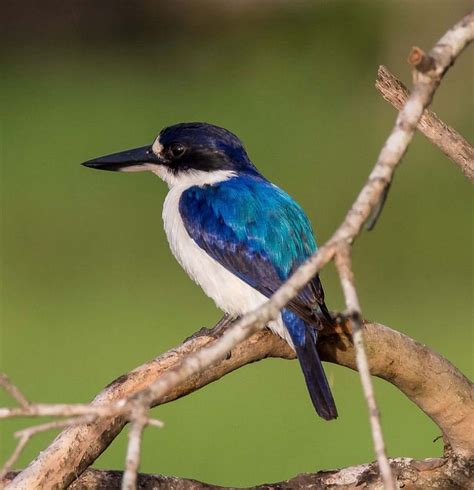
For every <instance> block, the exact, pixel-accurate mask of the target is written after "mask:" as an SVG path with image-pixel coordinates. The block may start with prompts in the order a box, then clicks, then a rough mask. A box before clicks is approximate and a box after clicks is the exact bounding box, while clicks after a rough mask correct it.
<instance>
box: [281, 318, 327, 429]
mask: <svg viewBox="0 0 474 490" xmlns="http://www.w3.org/2000/svg"><path fill="white" fill-rule="evenodd" d="M282 316H283V321H284V323H285V326H286V328H287V330H288V332H289V333H290V337H291V339H292V340H293V344H294V347H295V350H296V355H297V356H298V360H299V362H300V365H301V369H302V371H303V374H304V378H305V381H306V386H307V387H308V391H309V395H310V397H311V401H312V402H313V405H314V408H315V409H316V412H317V413H318V415H319V416H320V417H322V418H323V419H325V420H332V419H335V418H337V409H336V404H335V403H334V399H333V397H332V393H331V389H330V388H329V383H328V380H327V378H326V374H325V373H324V369H323V366H322V364H321V359H320V358H319V354H318V351H317V350H316V340H317V333H316V331H315V330H314V329H313V328H311V327H310V326H309V325H307V324H306V323H305V322H304V321H303V320H302V319H301V318H299V317H298V316H297V315H295V314H294V313H293V312H291V311H288V310H283V315H282Z"/></svg>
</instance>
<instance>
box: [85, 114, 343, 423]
mask: <svg viewBox="0 0 474 490" xmlns="http://www.w3.org/2000/svg"><path fill="white" fill-rule="evenodd" d="M84 165H85V166H87V167H91V168H95V169H101V170H115V171H121V172H139V171H145V170H148V171H151V172H153V173H154V174H156V175H158V176H159V177H161V178H162V179H163V180H164V181H165V182H166V183H167V184H168V186H169V193H168V195H167V197H166V200H165V203H164V207H163V221H164V226H165V231H166V235H167V237H168V241H169V244H170V247H171V250H172V252H173V254H174V256H175V257H176V259H177V260H178V262H179V263H180V264H181V266H182V267H183V268H184V269H185V271H186V272H187V273H188V275H189V276H190V277H191V278H192V279H193V280H194V281H195V282H197V283H198V284H199V285H200V286H201V288H202V289H203V290H204V292H205V293H206V294H207V295H208V296H209V297H211V298H212V299H213V300H214V301H215V303H216V305H217V306H218V307H219V308H221V309H222V310H223V311H224V312H225V313H226V318H228V319H233V318H235V317H237V316H240V315H243V314H245V313H247V312H249V311H252V310H254V309H256V308H258V307H259V306H260V305H262V304H263V303H264V302H265V301H266V300H267V299H268V298H269V297H270V296H271V295H272V294H273V293H274V292H275V291H276V290H277V289H278V288H279V287H280V286H281V285H282V283H283V282H284V281H285V280H286V279H287V278H288V277H289V276H290V275H291V274H292V273H293V272H294V271H295V269H296V268H297V267H298V266H299V265H301V264H302V263H303V262H304V261H305V260H306V259H307V258H308V257H309V256H310V255H311V254H312V253H313V252H315V250H316V242H315V239H314V236H313V232H312V229H311V225H310V223H309V220H308V218H307V217H306V215H305V213H304V211H303V210H302V208H301V207H300V206H299V205H298V204H297V203H296V202H295V201H294V200H293V199H292V198H291V197H290V196H289V195H288V194H286V193H285V192H284V191H282V190H281V189H279V188H278V187H277V186H276V185H274V184H272V183H271V182H270V181H268V180H267V179H266V178H265V177H263V176H262V175H261V174H260V173H259V171H258V170H257V169H256V167H255V166H254V165H253V163H252V162H251V161H250V159H249V157H248V155H247V153H246V151H245V149H244V147H243V145H242V143H241V141H240V140H239V139H238V138H237V136H235V135H234V134H232V133H231V132H230V131H227V130H226V129H223V128H219V127H217V126H213V125H211V124H206V123H183V124H176V125H174V126H170V127H168V128H165V129H163V131H161V133H160V134H159V135H158V137H157V138H156V140H155V142H154V143H153V144H152V145H149V146H143V147H141V148H136V149H133V150H127V151H123V152H120V153H114V154H112V155H107V156H104V157H101V158H96V159H94V160H89V161H87V162H85V163H84ZM323 318H325V319H326V321H332V319H331V316H330V314H329V312H328V310H327V308H326V305H325V304H324V292H323V288H322V286H321V282H320V280H319V277H318V276H316V277H314V278H313V280H312V281H311V282H310V283H309V284H308V285H307V286H306V287H304V288H303V289H302V290H301V291H300V292H299V293H298V295H297V296H296V298H294V299H293V300H292V301H290V302H289V303H288V305H287V306H286V308H285V309H283V310H282V312H281V314H280V316H279V318H278V319H277V320H276V321H273V322H270V323H269V325H268V326H269V327H270V329H271V330H273V331H274V332H275V333H277V334H278V335H280V336H281V337H283V339H285V340H286V341H287V342H288V343H289V344H290V345H291V346H292V347H294V349H295V351H296V354H297V357H298V360H299V362H300V365H301V368H302V371H303V374H304V377H305V380H306V384H307V387H308V391H309V394H310V396H311V400H312V401H313V404H314V407H315V409H316V412H317V413H318V414H319V415H320V416H321V417H323V418H324V419H326V420H331V419H334V418H336V417H337V410H336V406H335V404H334V400H333V397H332V394H331V391H330V388H329V385H328V382H327V379H326V375H325V373H324V370H323V367H322V365H321V361H320V359H319V355H318V352H317V350H316V341H317V331H318V329H320V328H321V326H322V319H323Z"/></svg>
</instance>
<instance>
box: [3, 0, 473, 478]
mask: <svg viewBox="0 0 474 490" xmlns="http://www.w3.org/2000/svg"><path fill="white" fill-rule="evenodd" d="M29 3H33V2H26V4H25V3H24V2H22V3H21V4H16V5H17V6H16V7H15V8H16V9H17V10H18V9H19V7H18V5H22V6H24V5H28V4H29ZM60 3H61V5H62V7H61V8H60V9H59V10H58V9H55V8H52V7H51V6H54V5H56V3H55V2H46V3H45V4H44V5H45V6H49V8H50V10H47V9H46V7H44V8H43V9H41V15H39V13H37V15H38V16H39V17H35V15H36V14H35V12H36V11H35V10H33V11H29V12H26V11H25V13H24V17H25V18H28V19H30V18H32V19H36V22H35V23H34V26H35V28H34V29H33V28H30V27H29V26H30V24H28V22H26V21H24V19H23V20H21V19H22V17H21V16H18V15H17V16H15V15H14V12H13V14H12V11H11V10H10V14H11V15H10V17H8V16H7V20H8V19H9V21H10V23H9V24H8V26H9V28H8V29H3V31H4V34H3V38H2V41H3V43H2V45H3V54H2V57H3V60H2V72H3V73H2V74H3V77H2V80H1V82H0V83H1V85H2V90H1V126H2V127H1V130H2V137H1V160H2V161H1V163H2V165H1V188H0V190H1V330H0V342H1V347H0V368H1V370H2V371H5V372H7V373H8V374H9V375H10V376H11V377H12V379H13V380H15V382H16V383H18V385H19V386H21V388H22V389H23V390H24V392H25V393H26V394H27V396H28V397H29V398H31V399H32V400H35V401H42V402H84V401H87V400H90V399H91V398H92V397H93V396H94V394H96V393H97V392H98V391H99V390H100V389H101V388H102V387H103V386H105V385H106V384H107V383H108V382H109V381H111V380H112V379H114V378H115V377H117V376H118V375H120V374H122V373H123V372H126V371H128V370H129V369H131V368H133V367H135V366H136V365H138V364H141V363H143V362H144V361H146V360H148V359H150V358H152V357H154V356H156V355H157V354H159V353H161V352H163V351H165V350H167V349H169V348H170V347H172V346H173V345H176V344H178V343H179V342H181V341H182V340H183V339H184V338H185V337H186V336H188V335H190V334H191V333H192V332H194V331H195V330H197V329H198V328H200V327H202V326H211V325H212V324H213V323H214V322H215V321H217V320H218V318H219V312H218V311H217V310H216V309H215V307H214V305H213V304H212V302H211V301H210V300H209V299H207V298H206V297H205V296H204V295H203V293H202V292H201V291H200V290H199V288H198V287H197V286H196V285H194V284H193V283H192V282H191V281H190V280H189V279H188V278H187V277H186V275H185V273H184V272H183V271H182V270H181V269H180V268H179V266H178V265H177V264H176V262H175V261H174V259H173V257H172V256H171V254H170V252H169V249H168V246H167V243H166V239H165V236H164V233H163V230H162V224H161V207H162V202H163V199H164V196H165V194H166V188H165V185H164V184H163V183H162V182H160V181H159V180H158V179H156V178H154V177H153V176H152V175H149V174H135V175H125V174H113V173H106V172H104V173H100V172H93V171H91V170H88V169H85V168H83V167H81V166H80V165H79V163H80V162H81V161H84V160H87V159H89V158H92V157H94V156H98V155H101V154H105V153H109V152H113V151H118V150H121V149H125V148H128V147H135V146H140V145H143V144H146V143H149V142H151V141H152V140H153V138H154V137H155V135H156V133H157V132H158V131H159V130H160V129H161V128H162V127H163V126H165V125H168V124H171V123H175V122H179V121H192V120H203V121H208V122H213V123H216V124H219V125H222V126H224V127H227V128H229V129H231V130H232V131H234V132H235V133H236V134H238V135H239V136H240V137H242V139H243V140H244V142H245V144H246V147H247V149H248V151H249V153H250V155H251V157H252V159H253V160H254V162H255V163H256V164H257V166H258V167H259V168H260V169H261V170H262V172H263V173H264V174H265V175H266V176H268V177H269V178H270V179H272V180H273V181H274V182H275V183H277V184H278V185H280V186H281V187H283V188H285V189H286V190H287V191H289V192H290V193H291V194H292V195H293V196H294V197H295V198H296V199H297V200H298V201H299V202H300V203H301V204H302V205H303V207H304V208H305V209H306V210H307V212H308V214H309V216H310V218H311V220H312V222H313V224H314V225H315V229H316V231H317V237H318V240H319V242H323V241H324V240H326V239H327V238H328V237H329V236H330V234H331V232H332V231H333V230H334V229H335V227H336V226H337V225H338V224H339V222H340V221H341V219H342V217H343V216H344V214H345V211H346V210H347V208H348V206H349V205H350V203H351V202H352V201H353V199H354V198H355V196H356V195H357V193H358V191H359V189H360V187H361V185H362V184H363V183H364V180H365V178H366V176H367V174H368V172H369V171H370V169H371V167H372V166H373V163H374V161H375V159H376V157H377V154H378V151H379V149H380V147H381V144H382V143H383V141H384V138H385V137H386V136H387V134H388V132H389V130H390V128H391V126H392V124H393V121H394V116H395V112H394V110H393V109H392V108H391V107H389V105H388V104H387V103H386V102H384V101H383V100H382V98H381V97H380V95H378V93H377V92H376V91H375V89H374V87H373V85H374V79H375V75H376V70H377V66H378V65H379V64H381V63H384V64H386V65H388V66H389V68H390V69H391V70H393V71H394V73H396V74H397V75H398V76H399V77H401V78H402V79H404V80H405V82H409V70H408V67H407V66H406V64H405V58H406V55H407V53H408V51H409V49H410V47H411V46H412V45H414V44H416V45H420V46H422V47H424V48H429V47H430V46H432V44H433V43H434V41H435V40H436V39H438V38H439V36H440V35H441V34H442V33H443V32H444V31H445V30H446V29H447V28H448V27H449V26H451V25H452V24H453V23H454V22H456V21H457V20H458V19H459V18H460V17H461V16H462V15H463V14H464V13H465V12H466V11H467V10H468V9H469V6H470V5H469V2H467V1H461V0H455V1H453V2H445V1H442V0H437V1H429V2H428V1H419V2H409V1H406V0H404V1H395V0H393V1H386V2H376V1H375V0H373V1H359V0H358V1H347V0H346V1H342V0H340V1H332V2H323V1H319V2H289V3H285V2H277V7H275V6H273V7H272V8H271V7H270V5H269V3H268V2H263V3H262V4H261V5H260V8H259V9H235V11H232V9H229V10H228V11H225V12H224V10H225V9H221V10H220V11H216V10H214V6H213V5H214V2H205V3H202V2H201V8H200V9H198V8H196V3H192V2H182V1H180V2H175V6H174V7H170V5H171V4H172V3H173V2H156V3H155V2H117V5H122V6H123V5H125V4H128V7H127V9H126V10H125V12H122V15H118V14H117V12H119V13H120V8H121V7H120V8H119V7H117V8H115V9H114V7H113V6H112V5H111V2H104V3H105V4H106V5H109V6H110V9H111V10H110V15H107V14H108V13H109V12H107V11H105V12H104V8H103V7H98V5H99V4H100V2H99V3H97V2H82V3H81V2H71V3H70V5H71V7H70V8H68V7H66V5H69V2H60ZM198 3H199V2H198ZM13 4H14V3H13V2H11V5H10V7H9V8H10V9H13V10H14V8H13V7H12V5H13ZM58 4H59V3H58ZM151 4H154V6H153V7H150V5H151ZM176 4H177V5H178V7H176ZM229 4H232V5H234V6H235V5H236V4H235V2H229ZM130 5H134V6H136V10H135V9H134V8H132V7H130ZM96 6H97V7H96ZM146 6H148V7H146ZM86 7H87V9H88V10H87V9H86ZM24 8H25V9H26V7H24ZM58 8H59V7H58ZM427 8H429V11H430V17H429V22H423V23H420V22H419V19H420V17H421V16H423V18H424V15H425V12H426V9H427ZM61 9H62V10H61ZM74 9H76V10H74ZM81 9H82V10H81ZM150 9H151V10H150ZM180 9H181V10H180ZM206 9H207V10H206ZM69 10H71V11H72V12H73V13H76V14H77V15H72V14H71V15H70V16H68V15H66V13H67V12H69ZM76 11H77V12H76ZM64 12H66V13H64ZM131 12H134V14H133V15H132V14H131ZM170 12H174V14H172V13H170ZM196 12H199V15H197V14H196ZM69 13H71V12H69ZM53 14H54V15H53ZM95 14H97V15H95ZM178 14H179V15H178ZM18 19H19V20H18ZM16 20H18V24H15V21H16ZM128 20H130V22H128ZM141 25H143V32H142V30H141ZM100 26H103V28H102V30H101V29H100V28H99V27H100ZM127 27H128V28H127ZM471 49H472V48H471ZM469 57H470V60H469ZM471 60H472V53H471V55H464V56H463V57H461V59H460V60H459V61H458V62H457V63H456V66H455V67H454V68H453V69H452V71H451V72H450V73H449V74H448V76H447V77H446V79H445V81H444V82H443V85H442V86H441V88H440V90H439V92H438V94H437V96H436V100H435V103H434V109H435V110H436V111H437V112H438V113H439V115H440V116H441V118H443V119H444V120H445V121H446V122H447V123H449V124H452V125H453V126H454V127H455V128H456V129H458V130H459V131H460V132H461V133H462V134H464V136H465V137H467V138H468V139H469V138H472V130H473V121H472V114H473V107H472V105H473V104H472V101H473V98H472V78H471V72H470V70H471V68H472V64H470V63H471ZM471 196H472V191H471V186H470V184H469V183H468V182H467V181H466V179H465V178H464V177H463V176H462V175H461V173H460V172H459V171H458V169H457V168H456V167H455V166H454V165H453V164H452V163H451V162H450V161H448V160H447V159H446V158H445V157H444V156H443V155H442V154H441V153H440V152H439V151H438V150H437V149H436V148H434V147H433V146H432V145H431V144H430V143H428V142H427V141H426V140H425V139H424V138H423V137H422V136H420V135H417V136H416V137H415V140H414V142H413V145H412V147H411V148H410V150H409V152H408V154H407V156H406V157H405V160H404V163H403V165H402V167H401V168H400V170H399V172H398V174H397V176H396V179H395V182H394V185H393V186H392V191H391V195H390V196H389V200H388V203H387V206H386V209H385V211H384V213H383V216H382V219H381V220H380V222H379V224H378V226H377V228H376V229H375V231H373V232H371V233H365V234H364V235H363V236H362V237H361V238H359V240H358V241H357V243H356V246H355V272H356V279H357V285H358V288H359V292H360V296H361V302H362V306H363V309H364V313H365V315H366V316H367V317H369V318H372V319H376V320H377V321H379V322H382V323H385V324H387V325H389V326H391V327H393V328H396V329H399V330H401V331H403V332H406V333H407V334H409V335H410V336H412V337H414V338H415V339H417V340H419V341H421V342H423V343H426V344H428V345H429V346H431V347H432V348H433V349H435V350H436V351H438V352H440V353H442V354H443V355H445V356H446V357H447V358H448V359H450V360H451V361H452V362H453V363H454V364H455V365H456V366H458V367H459V368H460V369H462V370H463V371H464V372H465V373H466V374H468V375H469V374H472V367H473V366H472V359H473V356H472V354H473V352H472V313H473V312H472V306H471V305H472V233H471V230H472V228H471V225H472V197H471ZM322 276H323V282H324V284H325V289H326V295H327V299H328V305H329V306H330V307H331V308H333V309H337V308H342V307H343V303H342V298H341V294H340V290H339V285H338V281H337V278H336V276H335V274H334V271H333V269H332V267H329V268H328V269H327V270H325V271H324V272H323V274H322ZM327 373H328V376H329V378H330V380H331V383H332V386H333V390H334V394H335V398H336V401H337V404H338V407H339V412H340V418H339V419H338V420H337V421H336V422H332V423H326V422H324V421H322V420H321V419H318V418H317V417H316V416H315V414H314V413H313V410H312V407H311V403H310V401H309V398H308V396H307V394H306V391H305V387H304V383H303V379H302V376H301V374H300V372H299V369H298V366H297V364H296V363H295V362H288V361H282V360H266V361H264V362H261V363H257V364H255V365H251V366H248V367H245V368H243V369H241V370H239V371H238V372H236V373H233V374H231V375H229V376H226V377H225V378H224V379H222V380H220V381H219V382H218V383H215V384H213V385H211V386H208V387H206V388H205V389H203V390H201V391H200V392H198V393H195V394H193V395H191V396H188V397H186V398H184V399H182V400H179V401H177V402H173V403H172V404H170V405H166V406H163V407H159V408H158V409H155V410H154V415H155V416H156V417H158V418H160V419H162V420H164V422H165V423H166V427H165V428H164V429H162V430H155V429H149V430H147V432H146V434H145V441H144V447H143V464H142V466H141V470H142V471H144V472H159V473H163V474H173V475H181V476H186V477H192V478H197V479H202V480H205V481H210V482H213V483H220V484H227V485H249V484H251V483H256V482H262V481H277V480H279V479H284V478H287V477H289V476H291V475H294V474H296V473H298V472H303V471H316V470H319V469H322V468H334V467H339V466H345V465H350V464H357V463H361V462H365V461H369V460H372V459H373V458H374V455H373V450H372V444H371V437H370V432H369V427H368V421H367V416H366V409H365V406H364V403H363V400H362V396H361V390H360V385H359V380H358V377H357V375H356V374H355V373H352V372H350V371H348V370H347V369H342V368H340V367H338V366H332V365H327ZM375 384H376V391H377V398H378V401H379V404H380V408H381V411H382V415H383V418H382V422H383V426H384V431H385V437H386V441H387V446H388V451H389V453H390V455H394V456H395V455H403V456H415V457H424V456H434V455H437V454H440V452H441V450H442V447H441V446H442V443H441V442H440V441H438V442H436V443H433V442H432V441H433V439H435V438H436V437H437V436H438V435H439V432H438V430H437V428H436V426H435V425H434V424H433V423H432V422H431V421H430V420H428V419H427V418H426V417H425V416H424V415H423V414H422V413H421V412H420V411H419V409H418V408H417V407H415V406H414V405H413V404H411V403H410V402H409V401H408V400H407V399H406V398H405V397H404V396H403V395H402V394H401V393H399V392H398V391H397V390H396V389H395V388H393V387H392V386H390V385H388V384H387V383H385V382H382V381H379V380H377V381H376V383H375ZM0 403H1V404H6V403H11V401H9V400H8V399H7V398H6V397H5V396H4V395H3V394H1V395H0ZM26 423H30V422H29V421H7V422H2V423H1V424H0V430H1V448H0V457H1V460H2V461H3V460H4V459H5V458H6V456H7V454H9V452H10V451H11V450H12V447H13V444H14V442H13V439H12V433H13V431H14V430H15V429H17V428H19V427H22V426H24V425H25V424H26ZM51 438H52V434H50V433H49V434H45V435H43V436H41V437H38V438H37V439H35V441H34V442H33V443H32V444H30V445H29V447H28V449H27V450H26V451H25V454H24V456H23V457H22V458H21V460H20V461H19V466H24V465H25V464H27V462H28V461H29V460H30V459H31V458H32V457H33V456H34V455H35V454H36V453H37V452H38V451H39V450H40V449H41V448H44V447H45V446H46V445H47V444H48V442H49V441H50V440H51ZM125 444H126V436H125V434H122V435H121V436H120V437H119V438H118V439H117V440H116V441H115V442H114V443H113V444H112V446H111V447H110V448H109V450H107V451H106V452H105V454H104V455H103V456H102V457H101V458H100V459H99V460H98V461H97V463H96V466H97V467H102V468H116V469H118V468H122V467H123V461H124V454H125Z"/></svg>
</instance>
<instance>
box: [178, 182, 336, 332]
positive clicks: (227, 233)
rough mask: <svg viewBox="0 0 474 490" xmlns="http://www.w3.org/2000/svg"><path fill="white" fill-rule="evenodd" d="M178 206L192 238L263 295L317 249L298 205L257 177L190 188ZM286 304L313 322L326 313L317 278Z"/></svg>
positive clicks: (276, 285) (321, 290)
mask: <svg viewBox="0 0 474 490" xmlns="http://www.w3.org/2000/svg"><path fill="white" fill-rule="evenodd" d="M179 209H180V214H181V217H182V219H183V222H184V225H185V227H186V230H187V231H188V233H189V235H190V236H191V237H192V238H193V240H194V241H195V242H196V243H197V244H198V245H199V246H200V247H201V248H202V249H204V250H205V251H206V252H207V253H208V254H209V255H210V256H211V257H213V258H214V259H215V260H217V261H218V262H219V263H220V264H222V265H223V266H224V267H225V268H226V269H228V270H229V271H230V272H232V273H233V274H235V275H236V276H238V277H239V278H240V279H242V280H243V281H244V282H246V283H247V284H249V285H250V286H252V287H253V288H255V289H257V290H258V291H260V292H261V293H262V294H263V295H265V296H267V297H270V296H271V295H272V294H273V293H274V292H275V291H276V290H277V289H278V287H279V286H280V285H281V284H282V283H283V282H284V281H285V280H286V279H287V278H288V277H289V276H290V275H291V273H292V272H293V271H294V270H295V269H296V268H297V267H298V266H299V265H300V264H301V263H303V262H304V261H305V260H306V259H307V258H308V257H309V256H310V255H311V254H312V253H313V252H314V251H315V250H316V243H315V240H314V237H313V232H312V229H311V225H310V223H309V221H308V218H307V217H306V215H305V213H304V211H303V210H302V209H301V207H300V206H299V205H298V204H297V203H296V202H295V201H294V200H293V199H292V198H291V197H290V196H289V195H288V194H286V193H285V192H283V191H282V190H281V189H279V188H278V187H276V186H274V185H273V184H271V183H270V182H268V181H267V180H265V179H263V178H261V177H254V176H243V177H235V178H232V179H230V180H227V181H224V182H221V183H219V184H216V185H212V186H202V187H197V186H196V187H191V188H189V189H187V190H186V191H184V192H183V194H182V196H181V199H180V203H179ZM288 308H289V309H290V310H292V311H294V312H295V313H296V314H297V315H298V316H300V317H301V318H302V319H304V320H305V321H307V322H308V323H311V324H316V325H318V324H319V320H318V317H317V315H316V313H317V311H318V310H321V311H322V312H323V313H324V314H325V316H326V315H327V316H329V314H328V313H327V309H326V307H325V305H324V293H323V289H322V287H321V283H320V281H319V278H318V277H315V278H314V279H313V281H312V282H311V283H310V284H309V285H308V286H307V287H305V288H304V289H303V290H302V291H301V292H300V293H299V295H298V296H297V297H296V298H295V299H294V300H293V301H292V302H290V303H289V304H288ZM329 318H330V317H329Z"/></svg>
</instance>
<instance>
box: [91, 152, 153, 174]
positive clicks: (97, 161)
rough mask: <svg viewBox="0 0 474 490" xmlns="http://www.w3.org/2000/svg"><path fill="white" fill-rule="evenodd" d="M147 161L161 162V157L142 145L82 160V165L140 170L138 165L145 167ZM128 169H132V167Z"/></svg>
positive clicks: (118, 169)
mask: <svg viewBox="0 0 474 490" xmlns="http://www.w3.org/2000/svg"><path fill="white" fill-rule="evenodd" d="M147 163H155V164H156V163H158V164H159V163H163V160H162V158H161V157H159V156H157V155H155V153H154V152H153V150H152V147H151V146H142V147H141V148H134V149H133V150H125V151H121V152H119V153H113V154H112V155H106V156H103V157H99V158H94V159H93V160H88V161H87V162H84V163H83V164H82V165H84V166H86V167H90V168H96V169H98V170H112V171H120V170H126V169H127V167H137V168H136V170H140V168H139V167H140V166H143V167H145V165H146V164H147ZM129 170H132V168H130V169H129ZM143 170H145V168H143Z"/></svg>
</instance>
